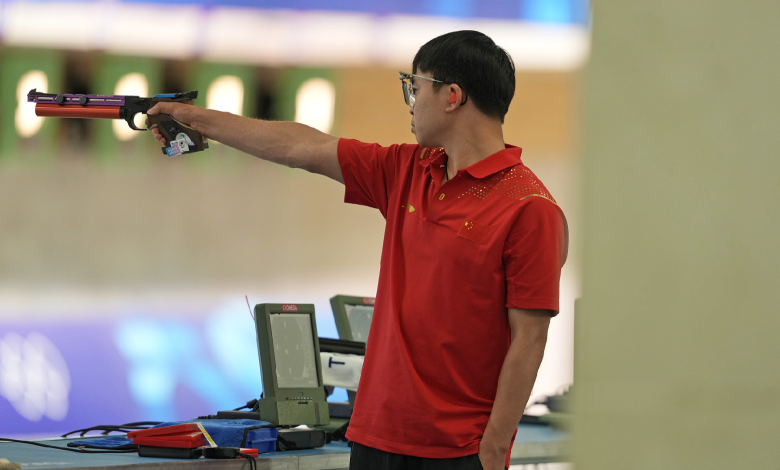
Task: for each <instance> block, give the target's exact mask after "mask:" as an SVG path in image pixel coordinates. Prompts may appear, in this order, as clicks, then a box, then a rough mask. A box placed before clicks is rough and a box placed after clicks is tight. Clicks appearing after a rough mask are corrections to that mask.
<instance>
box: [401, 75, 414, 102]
mask: <svg viewBox="0 0 780 470" xmlns="http://www.w3.org/2000/svg"><path fill="white" fill-rule="evenodd" d="M401 86H402V87H403V91H404V102H405V103H406V105H407V106H414V93H413V92H412V86H411V85H410V84H409V83H407V82H406V80H402V81H401Z"/></svg>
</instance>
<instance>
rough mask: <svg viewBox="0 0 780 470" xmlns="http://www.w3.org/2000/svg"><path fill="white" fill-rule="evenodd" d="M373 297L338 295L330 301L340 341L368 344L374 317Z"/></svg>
mask: <svg viewBox="0 0 780 470" xmlns="http://www.w3.org/2000/svg"><path fill="white" fill-rule="evenodd" d="M374 301H375V299H374V298H373V297H355V296H350V295H337V296H334V297H332V298H331V299H330V306H331V307H332V308H333V316H334V318H335V320H336V329H337V330H338V332H339V339H346V340H348V341H360V342H363V343H366V342H368V332H369V330H370V329H371V319H372V318H373V316H374Z"/></svg>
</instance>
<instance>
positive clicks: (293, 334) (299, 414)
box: [255, 304, 329, 425]
mask: <svg viewBox="0 0 780 470" xmlns="http://www.w3.org/2000/svg"><path fill="white" fill-rule="evenodd" d="M255 326H256V329H257V349H258V354H259V356H260V369H261V375H262V378H263V398H261V399H260V402H259V405H258V408H259V411H260V416H261V417H262V419H264V420H266V421H270V422H272V423H274V424H277V425H299V424H308V425H319V424H328V422H329V418H328V404H327V401H326V399H325V390H324V388H323V385H322V368H321V367H322V366H321V364H320V347H319V340H318V338H317V323H316V321H315V316H314V305H311V304H259V305H256V306H255Z"/></svg>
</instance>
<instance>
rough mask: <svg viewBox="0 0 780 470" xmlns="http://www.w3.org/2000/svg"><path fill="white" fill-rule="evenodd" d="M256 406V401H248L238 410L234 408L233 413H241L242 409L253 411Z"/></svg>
mask: <svg viewBox="0 0 780 470" xmlns="http://www.w3.org/2000/svg"><path fill="white" fill-rule="evenodd" d="M256 405H257V400H256V399H255V400H249V401H248V402H246V405H244V406H240V407H238V408H235V409H233V411H241V410H243V409H244V408H249V409H250V410H254V409H255V406H256Z"/></svg>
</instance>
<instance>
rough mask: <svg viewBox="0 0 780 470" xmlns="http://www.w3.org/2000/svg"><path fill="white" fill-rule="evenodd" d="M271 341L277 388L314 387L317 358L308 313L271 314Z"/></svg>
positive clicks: (317, 384) (316, 384)
mask: <svg viewBox="0 0 780 470" xmlns="http://www.w3.org/2000/svg"><path fill="white" fill-rule="evenodd" d="M270 319H271V341H272V343H273V347H274V358H275V362H276V381H277V386H278V387H279V388H316V387H319V385H320V384H319V381H318V380H317V359H316V357H315V355H314V335H313V333H312V328H311V316H310V315H306V314H300V313H278V314H271V316H270Z"/></svg>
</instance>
